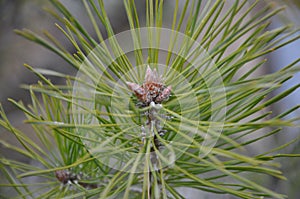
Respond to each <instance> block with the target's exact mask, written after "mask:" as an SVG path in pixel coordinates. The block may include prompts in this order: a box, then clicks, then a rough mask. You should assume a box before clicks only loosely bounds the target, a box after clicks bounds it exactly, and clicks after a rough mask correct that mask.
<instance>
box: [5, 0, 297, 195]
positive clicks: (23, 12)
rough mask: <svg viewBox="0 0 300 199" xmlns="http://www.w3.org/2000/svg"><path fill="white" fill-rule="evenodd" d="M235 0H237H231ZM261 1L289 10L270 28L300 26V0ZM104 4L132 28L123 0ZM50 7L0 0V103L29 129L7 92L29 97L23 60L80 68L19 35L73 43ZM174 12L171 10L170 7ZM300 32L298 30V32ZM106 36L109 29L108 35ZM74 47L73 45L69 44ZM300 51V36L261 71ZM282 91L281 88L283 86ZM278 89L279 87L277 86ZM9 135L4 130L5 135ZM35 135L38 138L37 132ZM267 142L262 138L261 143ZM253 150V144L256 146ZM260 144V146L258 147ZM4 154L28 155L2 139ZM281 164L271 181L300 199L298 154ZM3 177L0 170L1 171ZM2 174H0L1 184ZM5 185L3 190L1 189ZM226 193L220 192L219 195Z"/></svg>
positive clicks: (118, 27)
mask: <svg viewBox="0 0 300 199" xmlns="http://www.w3.org/2000/svg"><path fill="white" fill-rule="evenodd" d="M232 1H233V0H232ZM261 1H262V4H266V3H272V5H273V6H274V7H277V6H282V5H285V6H286V7H287V8H286V10H285V11H284V12H283V13H282V14H281V15H280V16H278V17H276V18H273V19H272V24H271V27H270V28H272V29H273V28H276V27H278V26H281V25H284V24H287V23H294V25H295V27H298V28H299V27H300V1H299V0H294V1H292V0H289V1H281V0H277V1H276V0H274V1H273V0H268V1H263V0H261ZM61 2H62V3H63V4H64V5H65V6H66V7H67V8H68V9H70V11H71V12H72V13H73V14H74V15H75V16H76V17H77V18H78V19H79V21H80V22H81V23H82V24H84V27H85V28H86V29H87V30H89V31H90V32H93V30H92V27H91V24H90V23H89V21H88V18H87V15H86V13H85V10H84V7H83V5H82V3H81V1H79V0H77V1H75V0H61ZM136 3H137V8H138V12H139V13H141V16H143V13H144V7H145V6H144V5H145V2H144V1H136ZM105 4H106V9H107V12H108V13H109V17H110V19H111V22H112V25H113V28H114V30H115V31H116V33H118V32H121V31H124V30H126V29H128V23H127V17H126V13H125V10H124V7H123V5H122V1H120V0H106V1H105ZM172 6H173V1H172V0H167V1H165V12H172V9H169V8H171V7H172ZM45 7H51V5H50V3H49V2H48V1H41V0H0V27H1V28H0V103H1V104H2V105H3V107H4V109H5V111H6V113H7V114H8V117H9V119H10V120H11V121H12V123H13V124H14V125H16V126H17V127H18V128H20V129H22V130H24V131H26V132H27V133H28V135H29V136H30V134H31V129H30V128H29V127H28V126H26V125H25V124H23V123H22V120H23V119H24V116H23V115H22V113H21V112H19V111H18V110H17V109H16V107H14V106H13V105H12V104H11V103H9V102H8V101H7V98H13V99H15V100H17V101H18V100H22V101H23V102H24V103H25V104H28V103H30V98H29V95H28V93H27V91H26V90H24V89H22V88H21V87H20V85H22V84H31V83H36V82H37V81H38V79H37V78H36V76H34V74H32V73H30V72H29V71H28V70H27V69H26V68H25V67H23V64H24V63H28V64H29V65H32V66H34V67H39V68H46V69H51V70H56V71H59V72H63V73H68V74H75V73H76V71H75V70H74V69H72V67H70V66H68V64H67V63H65V62H64V61H63V60H62V59H60V58H59V57H58V56H56V55H55V54H54V53H52V52H49V51H48V50H45V49H44V48H43V47H41V46H38V45H37V44H34V43H32V42H29V41H27V40H25V39H24V38H22V37H20V36H18V35H16V34H15V33H14V29H23V28H26V29H30V30H32V31H33V32H36V33H40V34H42V33H43V31H45V30H47V31H49V32H50V33H51V34H53V35H54V36H56V37H57V38H58V40H59V41H61V42H62V43H63V44H65V45H66V46H68V45H69V43H68V42H66V41H65V39H64V36H63V35H62V33H61V32H60V31H59V30H58V29H57V28H56V27H55V22H56V20H55V19H54V18H53V17H51V15H50V14H48V13H47V12H45V11H44V9H43V8H45ZM170 14H171V15H172V13H170ZM298 34H300V31H299V32H298ZM104 36H105V35H104ZM68 50H69V51H70V52H72V51H74V49H73V48H72V47H71V46H69V47H68ZM299 57H300V41H295V42H293V43H292V44H289V45H288V46H286V47H284V48H282V49H279V50H277V51H276V52H273V53H272V54H269V55H268V56H267V58H268V59H269V62H268V64H267V65H266V66H265V68H264V70H262V71H261V73H270V72H273V71H276V70H278V69H280V68H281V67H283V66H286V65H287V64H289V63H290V62H292V61H293V60H295V59H297V58H299ZM52 82H56V83H64V82H61V80H60V79H55V78H52ZM299 83H300V74H296V76H295V77H294V78H293V79H291V80H289V81H288V82H286V84H284V85H283V88H281V90H284V89H287V88H289V87H291V86H293V85H296V84H299ZM279 91H280V90H279ZM279 91H278V92H279ZM299 99H300V91H299V89H298V90H297V91H296V92H294V93H293V94H292V95H290V96H289V97H287V98H286V99H285V100H283V101H280V102H279V103H277V104H276V105H274V106H272V109H273V110H272V111H273V112H274V113H279V112H282V111H283V110H286V109H288V107H292V106H295V105H297V104H299V101H300V100H299ZM291 116H293V117H299V116H300V111H299V110H298V111H296V112H295V113H294V114H293V115H291ZM299 133H300V129H299V128H286V129H284V131H283V133H281V134H278V135H277V136H275V137H272V139H271V140H268V142H267V144H268V145H271V146H272V145H278V143H283V142H282V141H289V140H291V139H293V138H294V137H296V136H297V135H299ZM4 135H5V136H4ZM6 135H8V134H6V133H5V132H4V130H3V129H0V136H1V137H2V138H4V139H6V140H7V141H9V142H10V143H16V140H15V139H14V138H13V137H10V136H6ZM33 139H34V138H33ZM261 144H264V143H261ZM253 150H255V149H253ZM256 150H258V149H256ZM284 152H286V153H300V143H296V144H294V145H292V146H290V147H288V148H287V149H285V151H284ZM0 155H1V156H2V155H3V156H10V157H13V158H15V159H20V160H22V161H25V162H26V161H28V160H27V159H24V157H22V156H19V155H18V154H16V153H13V152H11V151H7V150H6V149H5V148H4V147H3V146H1V145H0ZM281 164H282V170H283V172H284V173H285V176H286V177H287V178H288V181H286V182H282V181H278V180H277V179H268V180H266V183H268V187H270V188H272V189H273V190H276V191H278V192H283V193H286V194H287V195H288V196H289V198H291V199H293V198H294V199H297V198H300V190H299V184H300V170H299V168H300V160H299V159H296V158H295V159H291V160H289V161H286V159H282V160H281ZM0 178H1V175H0ZM1 182H2V180H1V179H0V184H1ZM2 191H3V190H2ZM190 194H192V192H191V191H190V190H189V191H187V195H186V196H187V198H188V197H189V196H190ZM6 197H8V196H7V193H3V192H2V193H1V188H0V198H6ZM201 198H211V197H210V196H209V194H205V193H203V196H202V197H201ZM221 198H222V197H221Z"/></svg>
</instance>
